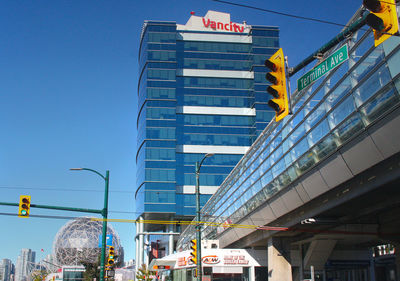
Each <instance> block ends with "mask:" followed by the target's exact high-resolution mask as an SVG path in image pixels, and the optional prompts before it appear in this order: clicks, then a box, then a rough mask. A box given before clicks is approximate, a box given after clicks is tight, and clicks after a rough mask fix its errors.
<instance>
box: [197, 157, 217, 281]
mask: <svg viewBox="0 0 400 281" xmlns="http://www.w3.org/2000/svg"><path fill="white" fill-rule="evenodd" d="M213 155H214V154H213V153H207V154H206V155H204V157H203V159H201V161H200V164H199V162H196V171H195V174H196V220H197V224H196V230H197V280H200V281H202V279H203V278H202V277H203V272H202V269H201V266H202V258H201V224H200V168H201V165H202V164H203V162H204V160H206V158H207V157H210V156H213Z"/></svg>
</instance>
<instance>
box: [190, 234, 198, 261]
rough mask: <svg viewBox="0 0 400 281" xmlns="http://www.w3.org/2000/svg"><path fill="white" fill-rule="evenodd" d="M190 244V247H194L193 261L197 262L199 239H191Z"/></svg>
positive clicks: (191, 253)
mask: <svg viewBox="0 0 400 281" xmlns="http://www.w3.org/2000/svg"><path fill="white" fill-rule="evenodd" d="M190 244H191V245H190V249H192V251H191V252H190V255H191V259H192V262H193V263H194V264H197V239H193V240H190Z"/></svg>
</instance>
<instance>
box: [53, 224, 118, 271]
mask: <svg viewBox="0 0 400 281" xmlns="http://www.w3.org/2000/svg"><path fill="white" fill-rule="evenodd" d="M102 229H103V222H102V221H95V220H92V219H91V218H89V217H80V218H76V219H74V220H72V221H69V222H68V223H66V224H65V225H64V226H63V227H62V228H61V229H60V230H59V231H58V233H57V234H56V237H55V238H54V242H53V256H54V257H55V259H56V261H57V264H58V265H60V266H63V265H80V264H81V262H82V261H83V262H90V263H95V262H97V260H98V257H99V255H100V254H101V241H100V240H101V234H102ZM110 235H112V245H113V246H114V249H115V255H116V256H117V260H116V263H118V262H119V261H123V256H124V254H123V248H122V246H121V242H120V239H119V236H118V234H117V232H116V231H115V230H114V229H113V227H112V226H111V225H110V224H109V223H107V237H109V236H110Z"/></svg>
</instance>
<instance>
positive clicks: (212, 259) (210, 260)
mask: <svg viewBox="0 0 400 281" xmlns="http://www.w3.org/2000/svg"><path fill="white" fill-rule="evenodd" d="M202 261H203V263H204V264H218V263H219V261H220V260H219V257H218V256H217V255H209V256H205V257H203V258H202Z"/></svg>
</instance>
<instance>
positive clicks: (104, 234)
mask: <svg viewBox="0 0 400 281" xmlns="http://www.w3.org/2000/svg"><path fill="white" fill-rule="evenodd" d="M70 170H71V171H90V172H93V173H95V174H97V175H99V176H100V177H101V178H102V179H103V180H104V181H105V190H104V208H103V210H102V212H101V215H102V216H103V231H102V236H101V258H100V281H104V263H105V260H106V239H107V214H108V183H109V178H110V172H109V171H108V170H107V171H106V175H105V176H103V175H102V174H100V173H99V172H97V171H95V170H92V169H88V168H71V169H70Z"/></svg>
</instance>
